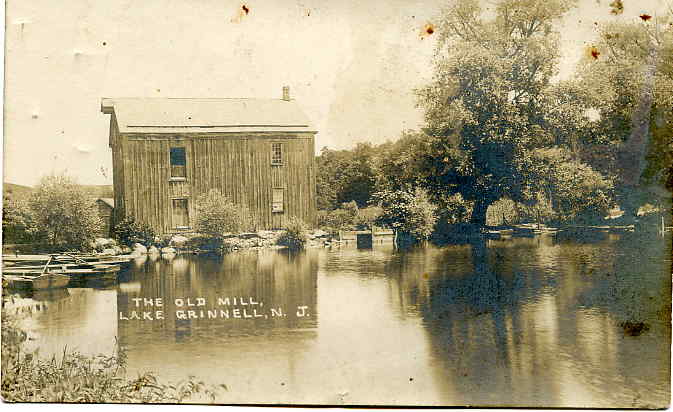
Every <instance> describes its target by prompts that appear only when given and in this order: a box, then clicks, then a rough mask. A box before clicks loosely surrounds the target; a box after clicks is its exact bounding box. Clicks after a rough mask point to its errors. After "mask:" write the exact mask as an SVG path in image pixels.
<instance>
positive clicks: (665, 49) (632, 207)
mask: <svg viewBox="0 0 673 412" xmlns="http://www.w3.org/2000/svg"><path fill="white" fill-rule="evenodd" d="M594 47H595V52H594V54H593V56H591V57H587V58H586V59H585V60H584V61H583V62H582V63H583V64H582V65H581V66H580V70H579V74H580V76H579V78H580V80H581V82H582V87H583V88H584V89H585V90H586V91H588V92H589V93H588V94H587V96H588V97H589V98H590V100H591V105H592V106H593V107H595V108H596V111H597V113H598V115H599V120H598V121H597V122H596V127H594V128H593V130H592V132H593V133H592V134H591V135H589V136H587V137H588V138H590V139H591V140H593V143H596V144H600V145H602V146H601V152H603V153H607V154H608V156H607V159H606V161H605V162H604V163H603V164H601V165H600V166H601V168H602V169H603V172H604V173H608V174H611V175H613V176H615V177H616V183H617V184H616V189H617V193H618V201H619V203H620V205H621V206H622V208H623V209H624V210H625V212H626V214H627V215H629V216H634V215H635V214H636V212H637V210H638V207H639V206H640V205H642V204H643V203H644V202H655V203H656V202H657V201H661V200H663V199H665V198H668V199H670V192H669V193H667V192H666V191H665V190H664V188H668V190H669V191H670V190H671V189H673V181H671V174H670V171H671V168H672V167H673V111H671V107H673V10H671V9H669V10H668V12H667V13H664V14H663V15H659V16H655V17H650V16H646V15H643V16H641V18H640V19H637V20H636V21H629V22H613V23H609V24H606V25H604V26H603V27H602V28H601V32H600V37H599V39H598V41H597V42H596V45H595V46H594ZM592 152H595V150H591V151H588V153H592ZM592 163H595V162H592Z"/></svg>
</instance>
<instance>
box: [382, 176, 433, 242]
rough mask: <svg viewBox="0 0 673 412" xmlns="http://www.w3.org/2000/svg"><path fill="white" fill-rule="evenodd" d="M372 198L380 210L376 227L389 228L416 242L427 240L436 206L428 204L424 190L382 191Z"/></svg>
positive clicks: (431, 229) (427, 197)
mask: <svg viewBox="0 0 673 412" xmlns="http://www.w3.org/2000/svg"><path fill="white" fill-rule="evenodd" d="M374 198H375V199H376V201H377V202H378V204H379V206H380V207H381V208H382V212H381V215H380V216H379V217H378V218H377V220H376V224H377V225H382V226H387V227H390V228H392V229H393V230H395V231H397V232H398V234H400V235H402V236H403V237H407V236H408V237H410V238H411V239H413V240H416V241H418V240H425V239H428V238H429V237H430V235H431V234H432V231H433V230H434V227H435V223H436V222H437V216H436V215H435V212H436V210H437V206H435V205H434V204H432V203H431V202H430V198H429V196H428V193H427V192H426V191H425V190H423V189H420V188H416V189H415V190H410V189H408V190H394V191H393V190H383V191H380V192H377V193H376V194H375V195H374Z"/></svg>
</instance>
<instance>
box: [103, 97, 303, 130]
mask: <svg viewBox="0 0 673 412" xmlns="http://www.w3.org/2000/svg"><path fill="white" fill-rule="evenodd" d="M101 111H102V112H103V113H107V114H112V113H113V112H114V114H115V117H116V119H117V125H118V127H119V132H120V133H240V132H312V133H315V130H314V129H313V127H312V126H311V125H310V122H309V120H308V118H307V117H306V115H305V114H304V113H303V112H302V110H301V109H300V108H299V105H298V104H297V103H296V102H295V101H293V100H282V99H189V98H112V99H108V98H104V99H102V102H101Z"/></svg>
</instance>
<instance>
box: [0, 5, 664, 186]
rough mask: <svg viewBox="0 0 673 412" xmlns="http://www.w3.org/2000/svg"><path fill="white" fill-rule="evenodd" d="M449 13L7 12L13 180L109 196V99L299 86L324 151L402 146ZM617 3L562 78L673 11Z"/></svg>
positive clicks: (380, 9)
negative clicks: (605, 39)
mask: <svg viewBox="0 0 673 412" xmlns="http://www.w3.org/2000/svg"><path fill="white" fill-rule="evenodd" d="M451 1H452V0H370V1H368V2H362V1H360V0H331V1H324V0H275V1H270V0H250V1H248V0H245V1H244V2H241V1H230V0H197V1H195V0H142V1H137V0H106V1H103V2H101V1H95V0H59V1H58V2H55V1H53V0H20V1H19V0H11V1H8V4H7V8H6V25H5V48H6V50H5V103H4V179H3V180H4V181H5V182H11V183H17V184H24V185H29V186H33V185H35V184H36V183H37V182H38V181H39V179H40V177H42V176H44V175H47V174H50V173H62V172H65V173H67V174H69V175H71V176H73V177H75V178H76V179H77V180H78V181H79V182H80V183H82V184H111V183H112V175H111V164H112V159H111V152H110V149H109V147H108V145H107V143H108V135H109V115H105V114H103V113H101V112H100V100H101V98H102V97H259V98H280V97H281V91H282V87H283V86H284V85H288V86H290V89H291V95H292V98H293V99H296V100H297V101H298V102H299V104H300V106H301V107H302V108H303V109H304V111H305V112H306V114H307V115H308V117H309V118H310V119H311V120H312V122H313V124H314V125H315V126H316V128H317V130H318V131H319V133H318V135H317V136H316V149H317V150H319V149H320V148H322V147H324V146H327V147H330V148H333V149H345V148H350V147H352V146H354V145H355V144H356V143H358V142H372V143H382V142H384V141H386V140H394V139H396V138H397V137H399V136H400V133H401V132H402V131H403V130H405V129H415V128H419V127H421V126H422V124H423V112H422V110H421V109H420V108H418V107H417V99H416V97H415V94H414V90H415V89H417V88H420V87H422V86H423V85H424V84H427V83H428V82H429V81H430V79H431V77H432V55H433V50H434V47H435V37H436V34H434V35H427V34H425V30H424V28H425V26H426V25H427V24H432V23H433V21H436V20H437V15H438V14H439V13H440V11H441V9H442V8H443V7H445V6H446V5H447V4H450V3H451ZM484 1H485V2H486V1H489V0H484ZM611 1H612V0H579V6H578V7H577V8H576V9H574V10H573V11H571V12H570V13H569V14H568V15H567V16H566V17H565V18H564V20H563V21H562V22H561V26H560V31H561V34H562V47H561V51H562V56H563V59H562V61H561V66H560V77H561V78H563V77H567V76H569V75H570V74H571V73H572V72H573V68H574V66H575V64H576V63H577V61H578V59H579V58H580V57H581V56H582V54H583V53H584V51H585V50H586V48H587V47H588V45H590V44H591V43H592V42H593V40H594V39H595V36H596V30H597V27H598V26H597V25H596V24H595V23H599V24H600V23H603V22H606V21H610V20H627V21H628V20H637V18H638V17H637V16H638V15H640V14H642V13H648V14H650V15H656V14H663V13H664V11H665V10H666V8H667V7H668V6H669V5H670V4H671V1H673V0H637V1H636V0H623V3H624V13H623V14H622V15H620V16H615V15H612V14H611V13H610V10H611V9H610V6H609V4H610V2H611ZM243 5H245V8H247V10H248V12H247V13H246V12H245V11H244V10H243Z"/></svg>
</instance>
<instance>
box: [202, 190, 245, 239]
mask: <svg viewBox="0 0 673 412" xmlns="http://www.w3.org/2000/svg"><path fill="white" fill-rule="evenodd" d="M195 209H196V224H195V229H196V231H197V232H199V233H201V234H203V235H208V236H212V237H215V238H222V237H223V236H224V235H225V234H227V233H240V232H245V231H249V230H252V229H253V224H252V218H251V216H250V212H249V211H248V209H247V207H245V206H240V205H237V204H235V203H233V202H231V201H230V200H229V199H228V198H227V197H226V196H225V195H223V194H222V193H221V192H220V191H219V190H217V189H211V190H210V191H209V192H208V193H206V194H203V195H201V196H199V198H198V199H197V200H196V203H195Z"/></svg>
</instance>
